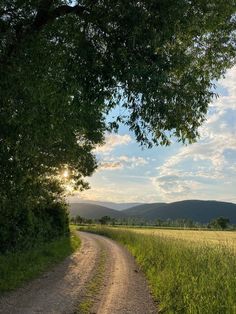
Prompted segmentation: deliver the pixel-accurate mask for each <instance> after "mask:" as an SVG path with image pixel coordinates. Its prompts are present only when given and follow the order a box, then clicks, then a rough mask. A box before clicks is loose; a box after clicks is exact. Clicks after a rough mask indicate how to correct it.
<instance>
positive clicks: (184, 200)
mask: <svg viewBox="0 0 236 314" xmlns="http://www.w3.org/2000/svg"><path fill="white" fill-rule="evenodd" d="M186 201H203V202H219V203H232V204H235V205H236V202H228V201H224V200H214V199H206V200H203V199H182V200H178V201H172V202H159V201H155V202H150V203H148V202H146V203H144V202H110V201H106V200H102V201H100V200H99V201H96V200H89V199H75V200H71V201H70V200H68V203H69V204H76V203H85V204H92V203H104V204H105V203H110V204H114V205H124V204H127V205H130V204H137V205H146V204H157V203H165V204H172V203H178V202H186ZM134 206H136V205H134Z"/></svg>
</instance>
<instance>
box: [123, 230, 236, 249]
mask: <svg viewBox="0 0 236 314" xmlns="http://www.w3.org/2000/svg"><path fill="white" fill-rule="evenodd" d="M122 230H127V228H122ZM128 230H130V231H132V232H136V233H141V234H144V235H156V236H162V237H167V238H171V239H178V240H181V239H182V240H185V241H186V240H187V241H191V242H195V243H198V244H199V243H200V244H208V243H209V244H216V245H223V246H230V247H231V248H232V249H235V250H236V232H235V231H219V230H218V231H215V230H185V229H181V230H170V229H157V228H155V229H154V228H149V229H144V228H132V229H128Z"/></svg>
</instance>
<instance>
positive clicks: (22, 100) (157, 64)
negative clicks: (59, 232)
mask: <svg viewBox="0 0 236 314" xmlns="http://www.w3.org/2000/svg"><path fill="white" fill-rule="evenodd" d="M235 12H236V0H228V1H225V0H218V1H215V0H208V1H205V0H192V1H191V0H143V1H142V0H141V1H127V0H117V1H111V0H104V1H103V0H83V1H80V2H79V3H77V2H76V1H69V0H68V1H61V0H54V1H53V0H28V1H23V0H2V1H1V2H0V66H1V69H0V94H1V104H0V121H1V130H0V170H1V176H0V199H1V204H0V206H1V209H2V208H4V209H6V208H7V207H8V206H10V205H9V204H11V205H12V203H14V202H13V200H15V201H16V195H17V196H18V200H17V201H16V202H17V206H18V207H22V210H23V208H25V206H26V205H25V204H29V207H30V206H32V203H34V204H38V203H40V204H47V203H48V202H49V201H48V200H49V199H50V200H52V199H58V198H59V197H60V195H61V190H60V189H57V188H55V186H57V182H58V174H59V173H60V171H63V169H65V168H66V169H69V171H70V174H71V178H72V179H73V182H74V183H75V185H77V187H79V188H83V187H86V183H85V182H84V181H83V177H85V176H88V175H90V174H92V173H93V171H94V169H95V168H96V159H95V158H94V156H93V154H92V149H93V148H94V147H95V145H97V144H99V143H102V142H103V139H104V132H105V131H106V130H108V129H110V128H116V127H117V126H118V124H119V123H124V124H126V125H127V126H128V127H129V128H130V130H132V131H133V132H134V134H135V136H136V139H137V141H138V142H140V143H141V144H143V145H147V146H149V147H150V146H152V145H153V144H161V145H168V144H169V143H170V140H171V137H173V138H175V139H177V140H179V141H182V142H190V143H191V142H193V141H195V140H196V138H197V136H198V127H199V126H200V125H201V124H202V122H203V121H204V119H205V115H206V112H207V107H208V104H209V102H210V101H211V99H212V97H213V89H212V87H213V82H214V80H217V79H218V78H219V77H220V76H221V75H222V74H223V73H224V71H225V70H226V69H227V68H228V67H230V66H232V65H233V64H234V61H235V23H236V19H235ZM116 106H119V107H120V110H119V112H120V114H119V115H117V116H116V117H115V118H114V120H113V121H110V122H109V123H107V122H106V120H105V116H106V115H107V114H108V113H109V112H110V111H111V110H112V109H113V108H115V107H116ZM20 200H21V201H20ZM7 204H8V205H7ZM20 204H21V205H20ZM12 206H13V205H12ZM14 206H15V205H14ZM14 206H13V207H14ZM43 206H44V205H43Z"/></svg>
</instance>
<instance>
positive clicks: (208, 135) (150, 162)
mask: <svg viewBox="0 0 236 314" xmlns="http://www.w3.org/2000/svg"><path fill="white" fill-rule="evenodd" d="M216 92H217V93H218V95H219V97H218V98H216V99H214V100H213V101H212V103H211V104H210V106H209V110H208V115H207V120H206V121H205V123H204V124H203V125H202V127H201V128H200V129H199V131H200V135H201V137H200V139H199V140H198V142H197V143H194V144H192V145H188V146H186V145H183V144H180V143H173V144H172V145H171V146H169V147H155V148H152V149H142V148H141V147H140V146H139V144H138V143H136V142H135V139H134V136H133V134H132V133H130V132H129V131H128V129H127V128H125V127H121V129H120V131H119V133H118V134H108V135H107V136H106V144H105V145H104V146H102V147H99V148H97V150H96V155H97V158H98V161H99V164H100V166H99V168H98V169H97V171H96V172H95V173H94V174H93V176H92V177H90V178H87V179H88V182H89V183H90V186H91V189H90V190H88V191H84V192H80V193H77V194H76V195H75V197H74V200H76V198H80V199H86V200H94V201H111V202H145V203H152V202H173V201H179V200H184V199H202V200H220V201H229V202H234V203H236V67H233V68H231V69H229V70H228V71H227V72H226V74H225V78H223V79H221V80H220V81H218V82H217V89H216Z"/></svg>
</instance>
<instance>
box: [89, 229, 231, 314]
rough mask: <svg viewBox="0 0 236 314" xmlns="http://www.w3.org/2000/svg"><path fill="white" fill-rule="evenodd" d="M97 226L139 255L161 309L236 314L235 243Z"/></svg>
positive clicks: (102, 232)
mask: <svg viewBox="0 0 236 314" xmlns="http://www.w3.org/2000/svg"><path fill="white" fill-rule="evenodd" d="M93 231H94V232H97V233H100V234H103V235H106V236H108V237H110V238H112V239H114V240H117V241H119V242H120V243H122V244H124V245H125V246H126V247H127V248H128V250H129V251H130V252H131V253H132V254H133V255H134V256H135V258H136V260H137V262H138V264H139V265H140V268H141V269H142V270H143V271H144V273H145V274H146V276H147V279H148V282H149V284H150V287H151V290H152V292H153V296H154V298H155V300H156V301H157V304H158V309H159V312H160V313H183V314H184V313H194V314H195V313H199V314H205V313H206V314H211V313H212V314H213V313H214V314H217V313H219V314H221V313H236V256H235V255H234V253H233V251H231V250H230V248H228V247H223V246H213V245H212V246H210V245H207V244H203V243H200V244H199V245H197V244H195V243H191V242H188V241H183V240H176V239H169V238H164V237H161V236H157V235H143V234H137V233H133V232H130V231H125V230H119V229H116V230H115V229H112V228H97V229H93Z"/></svg>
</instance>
